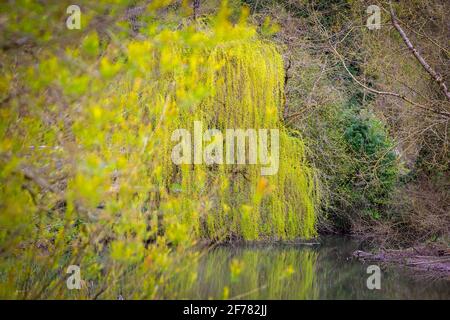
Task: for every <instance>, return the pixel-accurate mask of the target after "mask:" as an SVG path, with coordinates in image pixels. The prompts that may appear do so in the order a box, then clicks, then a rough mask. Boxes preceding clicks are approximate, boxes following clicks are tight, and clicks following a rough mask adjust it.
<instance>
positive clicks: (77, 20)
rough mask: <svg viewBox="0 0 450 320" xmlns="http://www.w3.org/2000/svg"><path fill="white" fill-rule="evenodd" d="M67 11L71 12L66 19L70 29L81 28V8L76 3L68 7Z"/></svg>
mask: <svg viewBox="0 0 450 320" xmlns="http://www.w3.org/2000/svg"><path fill="white" fill-rule="evenodd" d="M66 13H67V14H69V16H68V17H67V20H66V27H67V29H69V30H74V29H77V30H80V29H81V9H80V7H79V6H77V5H76V4H72V5H70V6H68V7H67V9H66Z"/></svg>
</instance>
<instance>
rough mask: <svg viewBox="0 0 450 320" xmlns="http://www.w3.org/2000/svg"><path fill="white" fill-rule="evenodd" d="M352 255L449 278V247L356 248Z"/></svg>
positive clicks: (365, 259) (367, 260) (364, 259)
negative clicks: (364, 249) (372, 250)
mask: <svg viewBox="0 0 450 320" xmlns="http://www.w3.org/2000/svg"><path fill="white" fill-rule="evenodd" d="M353 257H354V258H356V259H357V260H359V261H362V262H380V263H383V264H393V265H401V266H404V267H407V268H410V269H413V270H415V271H417V272H419V273H422V272H425V271H426V272H427V274H428V275H429V276H432V277H436V278H445V279H447V280H450V249H449V248H448V247H444V246H438V245H423V246H418V247H412V248H407V249H401V250H393V249H380V250H378V251H377V252H376V253H370V252H365V251H362V250H356V251H354V252H353Z"/></svg>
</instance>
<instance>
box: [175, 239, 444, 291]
mask: <svg viewBox="0 0 450 320" xmlns="http://www.w3.org/2000/svg"><path fill="white" fill-rule="evenodd" d="M356 249H358V248H357V243H356V242H354V241H352V240H349V239H346V238H338V237H330V238H324V239H321V240H320V245H313V246H311V245H280V244H277V245H237V246H219V247H216V248H213V249H210V250H208V252H206V253H203V254H202V256H201V258H200V259H199V261H198V262H197V263H196V264H195V266H189V267H187V268H185V271H181V272H180V273H179V274H178V275H177V277H176V279H172V280H171V281H173V282H172V285H173V286H172V290H175V291H176V292H177V298H179V299H223V298H228V299H450V280H448V279H447V280H446V279H440V280H436V279H431V278H427V277H426V275H425V274H423V275H417V274H412V272H411V271H410V270H408V269H406V268H402V267H388V268H387V267H383V266H381V280H380V283H381V289H379V290H377V289H373V290H369V289H368V288H367V285H366V281H367V278H368V277H369V276H370V274H368V273H367V267H368V266H369V264H363V263H361V262H358V261H354V260H352V259H350V257H351V254H352V252H353V251H354V250H356ZM188 274H189V275H188ZM188 279H189V280H188ZM172 293H173V291H172Z"/></svg>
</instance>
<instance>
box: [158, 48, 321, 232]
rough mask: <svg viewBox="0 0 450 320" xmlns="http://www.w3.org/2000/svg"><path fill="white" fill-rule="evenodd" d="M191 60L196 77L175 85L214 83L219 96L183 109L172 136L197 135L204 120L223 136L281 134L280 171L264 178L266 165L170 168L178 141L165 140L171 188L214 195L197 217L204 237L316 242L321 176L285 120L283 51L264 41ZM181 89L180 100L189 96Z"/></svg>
mask: <svg viewBox="0 0 450 320" xmlns="http://www.w3.org/2000/svg"><path fill="white" fill-rule="evenodd" d="M174 52H176V50H173V51H172V54H173V55H176V53H174ZM203 57H204V58H203ZM172 59H174V58H173V57H172ZM180 59H181V58H180ZM190 61H191V66H192V64H195V66H194V67H193V68H192V70H193V72H192V74H191V76H190V77H191V78H190V79H186V78H177V76H176V75H175V76H174V86H175V87H177V88H183V86H184V83H186V82H189V83H192V82H195V81H199V82H206V87H207V89H208V90H209V91H210V92H211V94H210V95H208V96H207V97H206V98H205V99H203V100H202V101H201V102H200V103H198V105H196V106H194V107H192V106H190V107H187V108H178V109H177V110H176V111H175V113H176V116H175V117H173V118H172V120H170V121H167V122H166V127H165V129H166V130H165V134H166V135H170V133H171V132H173V130H176V129H178V128H185V129H188V130H189V131H190V132H193V123H194V121H201V122H202V123H203V129H204V130H207V129H218V130H220V131H221V132H223V134H224V132H225V130H226V129H244V130H246V129H250V128H251V129H279V130H280V159H279V170H278V173H277V174H275V175H273V176H266V177H261V175H260V168H261V165H259V164H258V165H253V164H245V165H244V164H239V165H230V164H223V165H214V166H211V165H210V166H208V165H206V164H201V165H199V164H196V165H181V166H180V168H177V167H174V166H173V165H170V163H171V161H170V152H171V150H172V148H173V147H174V143H173V142H170V140H169V137H168V136H166V137H165V138H164V142H163V145H162V149H163V150H164V152H162V154H163V156H162V157H164V159H165V160H164V162H165V163H166V164H168V165H167V166H165V167H164V169H163V170H162V171H163V172H164V173H165V177H164V178H163V180H164V181H165V183H166V184H168V185H170V184H172V183H176V184H177V185H178V186H179V187H180V190H181V194H180V197H186V198H188V199H192V198H195V199H198V198H199V197H200V199H201V197H202V195H208V197H207V199H206V200H204V202H203V205H202V206H203V208H202V210H201V211H202V212H200V213H199V214H195V217H196V218H198V219H199V220H198V221H196V222H195V225H196V226H195V230H196V232H197V234H198V236H200V237H206V238H208V239H215V240H225V239H230V238H244V239H246V240H264V239H266V240H269V239H294V238H304V239H309V238H311V237H313V236H315V235H316V231H315V203H316V201H317V198H318V193H317V190H315V184H314V172H313V171H312V169H311V168H310V167H309V166H308V165H307V163H306V161H305V155H304V145H303V143H302V140H301V138H299V137H298V135H297V136H296V137H294V136H292V135H293V134H294V133H293V132H289V130H287V129H286V128H284V127H283V124H282V122H281V121H280V107H281V105H282V104H283V90H284V88H283V79H284V69H283V61H282V57H281V55H280V53H279V52H278V51H277V49H276V47H275V46H273V45H272V44H270V43H266V42H262V41H259V40H248V41H228V42H224V43H219V44H217V45H216V46H215V47H214V48H213V49H211V50H208V51H207V52H204V53H202V58H198V60H197V59H192V57H191V58H190ZM178 90H179V91H178V92H177V93H176V94H177V95H178V96H183V95H184V94H185V92H184V91H183V90H182V89H178ZM169 122H170V123H169ZM203 147H205V143H203ZM224 149H225V148H224ZM247 151H248V150H247ZM186 209H188V208H186ZM189 209H190V208H189ZM183 214H185V213H183ZM192 217H193V216H192V215H189V217H186V216H185V215H184V216H182V217H181V219H182V220H184V221H185V219H190V218H192Z"/></svg>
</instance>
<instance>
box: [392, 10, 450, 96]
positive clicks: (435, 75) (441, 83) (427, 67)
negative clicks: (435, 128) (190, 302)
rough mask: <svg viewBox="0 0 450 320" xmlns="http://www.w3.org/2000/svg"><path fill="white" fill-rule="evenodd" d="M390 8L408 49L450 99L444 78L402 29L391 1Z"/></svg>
mask: <svg viewBox="0 0 450 320" xmlns="http://www.w3.org/2000/svg"><path fill="white" fill-rule="evenodd" d="M389 5H390V9H391V20H392V24H393V25H394V27H395V29H397V31H398V33H400V36H401V37H402V39H403V41H404V42H405V43H406V46H407V47H408V49H409V50H410V51H411V52H412V53H413V54H414V56H415V57H416V59H417V61H419V63H420V64H421V65H422V67H423V68H424V69H425V70H426V71H427V72H428V73H429V74H430V75H431V77H432V78H433V79H434V80H435V81H436V82H437V83H438V84H439V87H440V88H441V90H442V92H443V93H444V94H445V96H446V97H447V100H449V101H450V92H449V91H448V88H447V86H446V84H445V82H444V78H443V77H442V76H441V75H440V74H439V73H437V72H436V71H435V70H434V69H433V68H432V67H431V66H430V65H429V64H428V63H427V62H426V61H425V59H424V58H423V57H422V56H421V55H420V53H419V51H417V49H416V48H415V47H414V46H413V44H412V43H411V41H410V40H409V38H408V36H407V35H406V33H405V31H404V30H403V29H402V27H401V26H400V24H399V23H398V21H397V18H396V16H395V12H394V9H393V8H392V4H391V3H390V2H389Z"/></svg>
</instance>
